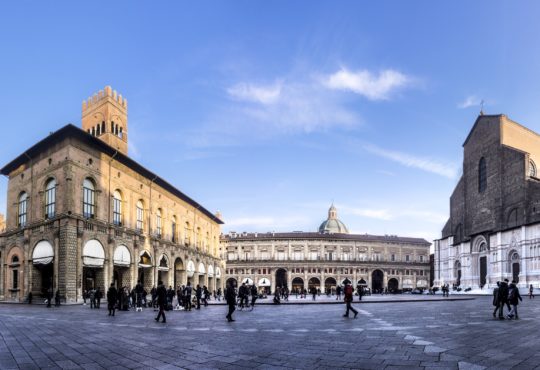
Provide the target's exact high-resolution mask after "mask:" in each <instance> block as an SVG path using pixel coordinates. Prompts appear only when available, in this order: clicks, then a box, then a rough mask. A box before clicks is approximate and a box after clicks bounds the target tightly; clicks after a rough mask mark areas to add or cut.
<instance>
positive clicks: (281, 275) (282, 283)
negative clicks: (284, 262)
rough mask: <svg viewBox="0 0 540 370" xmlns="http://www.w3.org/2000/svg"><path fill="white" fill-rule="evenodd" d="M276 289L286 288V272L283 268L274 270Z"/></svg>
mask: <svg viewBox="0 0 540 370" xmlns="http://www.w3.org/2000/svg"><path fill="white" fill-rule="evenodd" d="M276 288H288V283H287V270H285V269H283V268H279V269H277V270H276Z"/></svg>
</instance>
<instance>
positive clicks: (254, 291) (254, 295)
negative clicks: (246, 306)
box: [251, 283, 259, 309]
mask: <svg viewBox="0 0 540 370" xmlns="http://www.w3.org/2000/svg"><path fill="white" fill-rule="evenodd" d="M257 298H259V294H258V291H257V287H256V286H255V283H253V285H252V286H251V308H252V309H253V308H255V301H256V300H257Z"/></svg>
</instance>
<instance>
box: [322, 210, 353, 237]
mask: <svg viewBox="0 0 540 370" xmlns="http://www.w3.org/2000/svg"><path fill="white" fill-rule="evenodd" d="M319 233H321V234H348V233H349V230H348V229H347V226H345V224H344V223H343V222H341V221H340V220H339V219H338V218H337V209H336V207H334V205H333V204H332V206H330V209H329V210H328V219H327V220H326V221H324V222H323V223H322V224H321V226H319Z"/></svg>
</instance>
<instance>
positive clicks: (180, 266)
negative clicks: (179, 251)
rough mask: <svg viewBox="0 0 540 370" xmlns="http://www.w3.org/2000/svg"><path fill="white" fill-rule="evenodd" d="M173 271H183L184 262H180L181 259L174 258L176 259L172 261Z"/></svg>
mask: <svg viewBox="0 0 540 370" xmlns="http://www.w3.org/2000/svg"><path fill="white" fill-rule="evenodd" d="M174 269H175V270H176V271H182V270H184V261H182V258H180V257H176V259H175V260H174Z"/></svg>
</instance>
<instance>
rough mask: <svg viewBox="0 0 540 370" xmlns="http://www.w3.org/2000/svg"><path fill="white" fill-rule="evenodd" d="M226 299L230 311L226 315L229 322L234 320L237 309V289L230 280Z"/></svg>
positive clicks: (226, 290)
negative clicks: (233, 316)
mask: <svg viewBox="0 0 540 370" xmlns="http://www.w3.org/2000/svg"><path fill="white" fill-rule="evenodd" d="M225 300H226V301H227V306H229V313H227V316H225V317H226V318H227V321H228V322H231V321H234V319H233V318H232V314H233V312H234V310H235V309H236V291H235V289H234V286H233V284H232V282H229V283H228V284H227V288H226V289H225Z"/></svg>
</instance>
